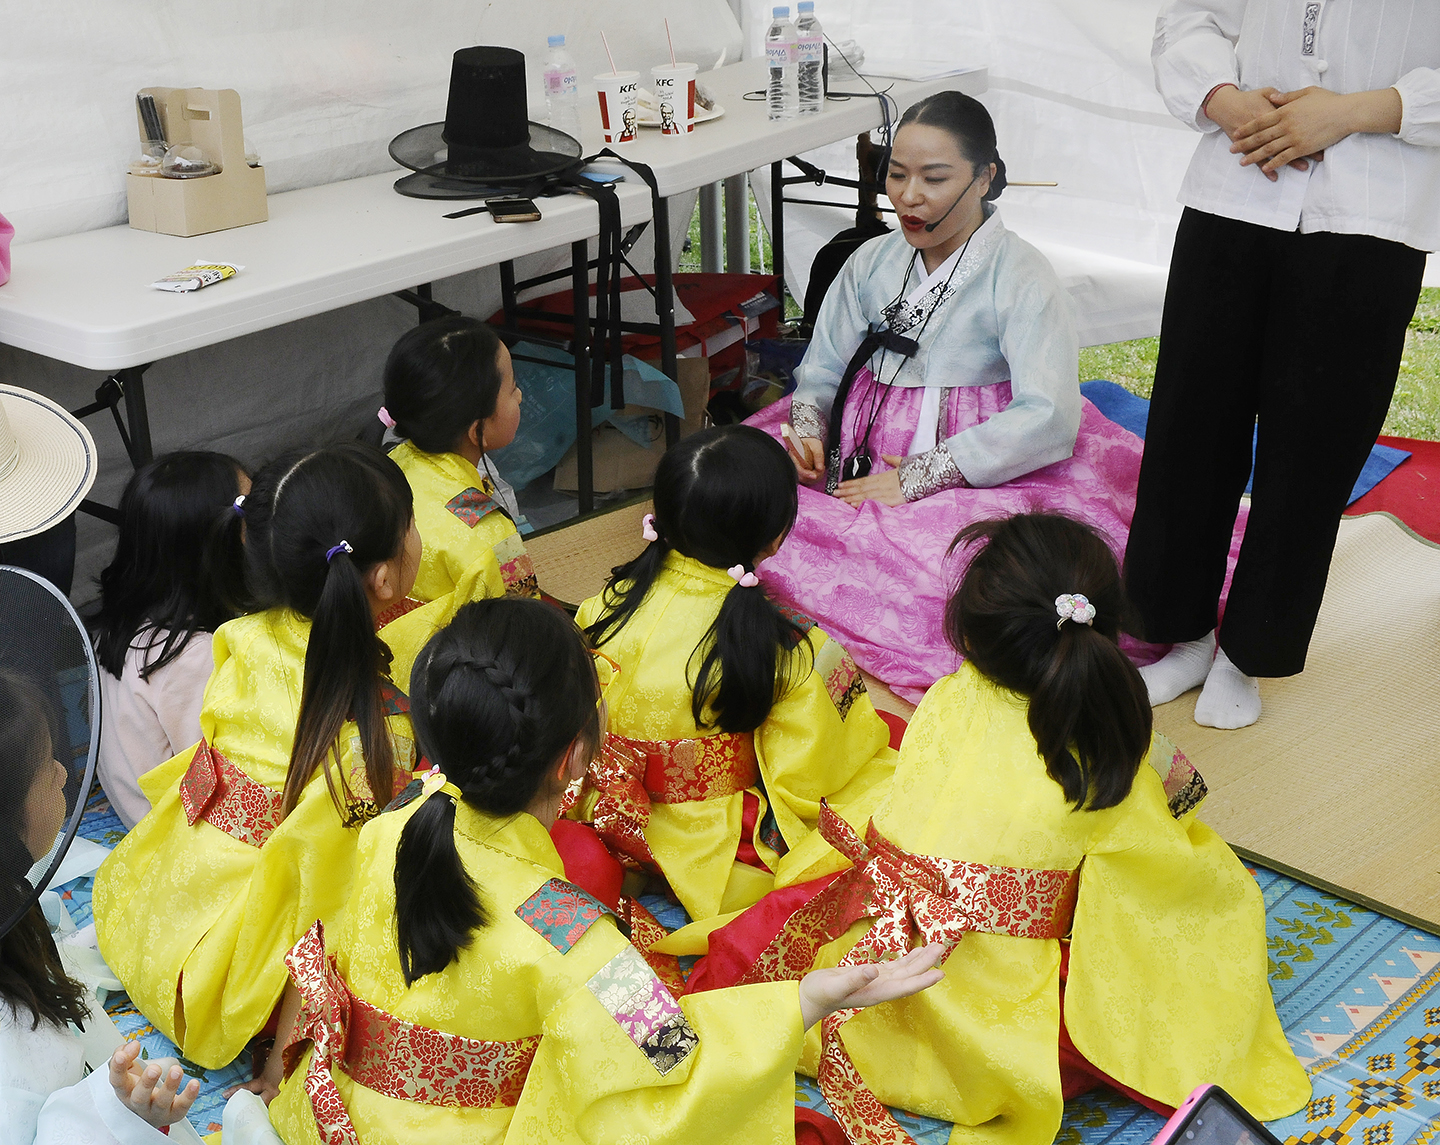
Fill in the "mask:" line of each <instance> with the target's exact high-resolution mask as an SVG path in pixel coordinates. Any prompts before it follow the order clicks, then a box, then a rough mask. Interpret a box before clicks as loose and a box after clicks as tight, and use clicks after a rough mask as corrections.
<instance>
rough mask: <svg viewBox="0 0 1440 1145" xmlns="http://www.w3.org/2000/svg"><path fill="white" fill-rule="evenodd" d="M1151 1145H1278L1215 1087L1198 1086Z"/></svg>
mask: <svg viewBox="0 0 1440 1145" xmlns="http://www.w3.org/2000/svg"><path fill="white" fill-rule="evenodd" d="M1153 1145H1280V1139H1279V1138H1278V1137H1276V1136H1275V1135H1274V1134H1273V1133H1271V1132H1270V1130H1268V1129H1266V1128H1265V1126H1264V1125H1262V1124H1260V1122H1258V1121H1256V1120H1255V1118H1253V1117H1251V1116H1250V1115H1249V1114H1248V1113H1246V1112H1245V1110H1244V1109H1242V1108H1241V1107H1240V1103H1239V1102H1238V1101H1236V1100H1235V1099H1234V1098H1233V1097H1231V1096H1230V1095H1229V1094H1228V1093H1226V1092H1225V1091H1224V1090H1223V1089H1221V1088H1220V1087H1219V1086H1218V1085H1202V1086H1200V1087H1199V1088H1198V1089H1196V1090H1195V1091H1194V1092H1192V1093H1191V1094H1190V1096H1189V1097H1187V1098H1186V1099H1185V1100H1184V1101H1183V1102H1182V1103H1181V1105H1180V1108H1179V1109H1177V1110H1176V1111H1175V1112H1174V1113H1173V1114H1172V1115H1171V1117H1170V1120H1169V1121H1167V1122H1165V1127H1164V1128H1163V1129H1161V1130H1160V1132H1159V1134H1158V1135H1157V1136H1156V1138H1155V1141H1154V1143H1153Z"/></svg>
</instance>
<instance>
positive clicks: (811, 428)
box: [790, 402, 825, 441]
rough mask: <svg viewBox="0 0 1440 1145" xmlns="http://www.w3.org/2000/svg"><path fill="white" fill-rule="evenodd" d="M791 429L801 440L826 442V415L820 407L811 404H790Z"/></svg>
mask: <svg viewBox="0 0 1440 1145" xmlns="http://www.w3.org/2000/svg"><path fill="white" fill-rule="evenodd" d="M790 427H791V428H792V429H794V431H795V432H796V434H797V435H798V436H800V437H801V438H806V437H813V438H816V439H817V440H819V441H824V440H825V415H824V414H822V413H821V412H820V408H819V407H818V406H812V405H811V404H810V403H809V402H791V403H790Z"/></svg>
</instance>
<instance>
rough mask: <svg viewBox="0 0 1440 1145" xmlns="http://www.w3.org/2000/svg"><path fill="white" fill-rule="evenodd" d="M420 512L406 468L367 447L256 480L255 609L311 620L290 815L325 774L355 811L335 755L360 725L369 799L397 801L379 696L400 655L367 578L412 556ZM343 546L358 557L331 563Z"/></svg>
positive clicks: (251, 520)
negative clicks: (343, 734) (380, 624)
mask: <svg viewBox="0 0 1440 1145" xmlns="http://www.w3.org/2000/svg"><path fill="white" fill-rule="evenodd" d="M413 515H414V513H413V499H412V496H411V493H410V485H409V483H408V482H407V481H406V480H405V474H404V473H402V472H401V471H400V467H399V466H398V465H396V464H395V462H393V461H391V460H390V458H388V457H386V456H385V455H384V454H383V453H381V452H380V451H379V450H378V449H375V448H373V447H371V446H368V445H363V444H361V443H360V442H346V443H344V444H342V445H333V446H329V447H327V448H324V449H317V450H315V451H314V452H310V453H291V454H288V455H286V456H284V457H281V458H279V459H277V460H275V461H272V462H271V463H270V464H269V465H267V466H265V467H264V468H263V469H261V470H260V472H259V473H257V474H256V475H255V484H254V487H253V488H252V489H251V490H250V494H249V496H247V497H246V498H245V528H246V543H245V569H246V577H247V582H248V586H249V590H250V594H251V596H252V597H253V599H254V601H255V604H256V606H257V607H259V608H275V607H278V606H284V607H287V608H291V609H293V610H294V611H296V612H298V613H299V614H300V615H302V616H305V617H308V618H309V619H310V621H311V628H310V639H309V643H308V645H307V646H306V649H305V682H304V686H303V688H302V691H301V696H300V712H299V716H298V717H297V719H296V724H295V740H294V743H293V745H292V746H291V749H290V768H289V771H288V772H287V773H286V776H285V794H284V804H283V806H284V811H285V814H287V815H288V814H289V813H290V812H291V811H292V810H294V808H295V804H296V803H297V802H298V801H299V799H300V793H301V792H302V791H303V790H304V788H305V785H306V784H307V783H309V782H310V777H311V776H312V775H314V774H315V769H316V768H317V767H318V768H322V769H323V770H324V772H325V782H326V785H327V786H328V787H329V789H330V795H331V798H332V799H334V800H335V805H336V807H337V808H339V809H340V810H341V812H342V815H344V814H345V812H346V810H347V808H346V804H347V803H349V802H350V799H351V795H350V791H349V786H348V783H347V781H346V777H345V776H344V775H340V777H339V789H338V790H337V788H336V781H335V775H334V774H333V773H332V769H331V767H330V765H329V761H328V757H329V756H331V755H334V756H335V758H336V759H337V760H338V758H339V754H338V748H337V738H338V737H339V734H340V729H341V727H342V726H343V725H344V724H345V722H346V721H347V720H351V719H353V720H354V721H355V724H356V726H357V727H358V728H359V731H360V743H361V747H362V751H363V753H364V757H365V774H366V778H367V780H368V781H369V784H370V791H371V794H372V795H373V797H374V798H375V799H376V800H377V801H378V802H379V803H380V805H381V806H384V805H385V804H386V803H387V802H389V799H390V796H391V793H392V789H393V785H394V776H395V751H394V747H393V745H392V744H391V742H390V736H389V733H388V731H387V729H386V726H385V717H384V711H383V707H382V702H381V692H380V689H381V682H382V680H383V679H384V678H385V677H386V676H387V675H388V673H389V664H390V650H389V649H388V648H387V647H386V646H385V643H384V642H383V641H382V640H381V639H380V637H379V636H378V635H376V632H375V619H374V616H373V615H372V613H371V611H370V603H369V598H368V597H367V596H366V594H365V584H364V580H363V577H364V575H365V573H366V572H368V571H369V570H370V569H371V568H373V567H374V566H375V565H376V564H379V563H380V562H382V561H389V560H393V559H395V558H396V557H397V556H399V555H401V554H402V552H403V549H404V545H405V535H406V533H407V532H408V531H409V529H410V522H411V519H412V517H413ZM342 541H343V542H345V543H346V544H347V545H348V546H349V548H348V550H341V551H339V552H336V553H335V554H334V555H333V557H329V558H327V556H326V554H327V553H328V552H329V551H330V550H331V549H333V548H335V547H336V546H338V545H340V543H341V542H342ZM333 770H334V771H337V772H338V771H339V770H340V768H339V767H338V766H337V767H336V768H335V769H333Z"/></svg>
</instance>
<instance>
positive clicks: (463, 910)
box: [395, 597, 601, 986]
mask: <svg viewBox="0 0 1440 1145" xmlns="http://www.w3.org/2000/svg"><path fill="white" fill-rule="evenodd" d="M410 686H411V706H410V711H411V715H412V718H413V720H414V725H415V737H416V739H417V740H418V741H419V745H420V749H421V752H422V753H423V754H424V756H425V758H426V759H428V760H429V761H430V762H431V763H433V764H435V765H436V766H438V767H439V768H440V769H441V771H443V772H444V773H445V777H446V780H447V782H448V783H450V784H452V785H453V786H454V787H455V788H456V789H457V790H459V792H460V793H461V796H462V798H463V799H464V800H465V802H466V803H467V804H470V805H471V806H473V807H475V808H477V809H478V810H480V811H483V812H484V813H486V814H488V815H493V816H506V815H515V814H518V813H520V812H522V811H524V810H525V809H526V808H527V807H529V806H531V804H532V803H533V802H534V800H535V799H536V797H537V795H539V794H540V793H542V792H543V791H545V790H546V787H547V784H548V783H550V782H551V781H552V777H553V773H554V771H555V769H556V768H557V767H558V766H559V765H560V763H561V761H562V760H565V759H567V758H568V754H569V752H570V750H571V749H572V747H573V746H574V745H575V743H576V741H577V740H578V741H579V742H580V745H581V747H582V752H583V753H584V754H585V755H586V758H587V759H588V758H589V756H590V755H593V754H594V752H595V750H596V748H597V747H598V746H599V743H600V733H601V729H600V720H599V710H598V708H599V698H600V685H599V682H598V681H597V679H596V676H595V664H594V661H593V660H592V659H591V656H590V652H589V650H588V649H587V648H586V647H585V643H584V641H583V640H582V639H581V637H580V633H579V631H578V630H577V629H576V627H575V625H574V624H573V623H572V622H571V621H570V620H569V618H568V617H566V616H565V614H564V613H563V612H561V611H559V610H558V609H555V608H552V607H550V606H549V605H547V604H542V603H541V602H540V601H537V600H530V599H527V598H523V597H501V598H498V599H494V600H481V601H475V602H472V603H470V604H467V605H465V606H464V607H463V608H461V609H460V611H459V612H457V613H456V614H455V619H454V620H453V621H451V622H450V624H449V626H448V627H446V628H444V629H442V630H441V631H440V632H439V633H437V634H436V635H435V636H434V637H433V638H432V639H431V640H430V642H429V643H428V644H426V645H425V647H424V648H423V649H421V652H420V655H419V656H418V657H417V658H416V660H415V667H414V669H413V670H412V672H411V677H410ZM555 794H556V795H557V796H558V794H559V792H558V791H556V792H555ZM455 817H456V807H455V803H454V800H453V797H452V796H450V795H449V794H448V793H446V792H437V793H435V794H432V795H431V796H430V797H429V798H428V799H427V800H426V801H425V803H424V805H422V806H421V807H420V808H419V809H418V810H417V811H415V812H414V814H412V815H411V816H410V819H409V821H408V822H407V823H406V824H405V826H404V828H403V829H402V830H401V832H400V844H399V848H398V849H397V850H396V853H395V926H396V941H397V946H398V951H399V956H400V968H401V971H402V972H403V973H404V975H405V983H406V985H407V986H408V985H410V984H412V983H413V982H415V981H416V980H417V979H419V978H422V977H424V976H425V975H426V974H433V973H436V972H437V971H440V970H443V969H445V967H447V966H449V965H450V963H451V962H453V961H454V960H455V959H456V958H458V957H459V954H460V951H461V950H463V949H464V948H465V947H466V946H468V945H469V943H470V940H471V937H472V936H473V934H474V933H475V931H476V930H478V929H479V928H480V927H482V926H486V925H488V923H489V921H490V915H489V912H488V911H487V910H486V908H485V906H484V903H483V902H482V899H481V890H480V888H479V887H478V886H476V884H475V882H474V880H473V879H471V877H470V875H469V873H468V872H467V871H466V870H465V867H464V864H463V862H462V861H461V857H460V854H459V852H458V851H457V850H456V847H455Z"/></svg>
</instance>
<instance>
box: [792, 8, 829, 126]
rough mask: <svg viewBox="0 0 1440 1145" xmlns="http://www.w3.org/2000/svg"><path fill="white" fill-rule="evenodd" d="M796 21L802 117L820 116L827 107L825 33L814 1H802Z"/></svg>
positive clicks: (796, 49)
mask: <svg viewBox="0 0 1440 1145" xmlns="http://www.w3.org/2000/svg"><path fill="white" fill-rule="evenodd" d="M798 8H799V11H800V16H799V18H798V19H797V20H796V21H795V52H796V56H797V58H798V60H799V84H798V86H799V88H800V114H801V115H818V114H819V112H820V109H821V108H822V107H824V106H825V77H824V75H823V74H822V72H823V69H824V67H825V33H824V31H823V30H822V29H821V27H820V21H819V20H817V19H815V0H800V3H799V5H798Z"/></svg>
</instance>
